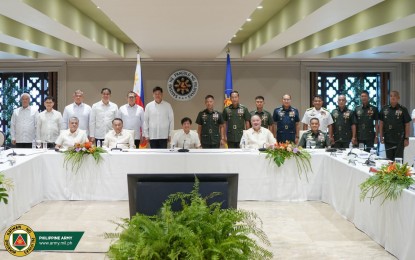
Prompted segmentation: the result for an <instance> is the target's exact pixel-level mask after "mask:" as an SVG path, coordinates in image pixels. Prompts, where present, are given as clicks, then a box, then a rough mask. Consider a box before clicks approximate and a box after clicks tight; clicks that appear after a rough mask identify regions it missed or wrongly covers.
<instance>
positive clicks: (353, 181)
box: [0, 149, 415, 259]
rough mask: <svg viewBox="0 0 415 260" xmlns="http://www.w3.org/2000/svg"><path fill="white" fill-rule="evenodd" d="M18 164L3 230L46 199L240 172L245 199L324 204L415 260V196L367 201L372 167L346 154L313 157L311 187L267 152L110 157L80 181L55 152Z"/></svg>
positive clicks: (5, 168) (0, 223) (93, 196)
mask: <svg viewBox="0 0 415 260" xmlns="http://www.w3.org/2000/svg"><path fill="white" fill-rule="evenodd" d="M32 151H33V150H30V149H27V150H23V149H22V150H17V149H16V152H17V153H25V154H30V153H31V152H32ZM15 158H16V160H17V164H16V165H14V166H13V167H11V166H9V165H8V164H7V163H6V164H1V165H0V171H2V172H3V173H4V174H5V175H6V177H9V178H12V179H13V181H14V183H15V188H14V190H13V191H11V192H10V194H9V196H10V198H9V204H8V205H4V204H0V230H3V229H5V228H6V227H8V226H10V225H11V224H12V222H13V221H15V220H16V219H18V218H19V217H20V216H21V215H23V214H24V213H25V212H27V211H29V210H30V208H31V207H33V206H34V205H36V204H38V203H40V202H42V201H46V200H127V199H128V191H127V173H189V174H191V173H206V174H208V173H238V174H239V180H238V184H239V187H238V200H259V201H306V200H317V201H323V202H326V203H328V204H330V205H332V206H333V208H334V209H335V210H336V211H337V212H338V213H339V214H341V215H342V216H344V217H345V218H347V219H348V220H349V221H351V222H352V223H354V225H355V226H356V227H357V228H358V229H360V230H362V231H363V232H365V233H366V234H368V235H369V236H370V237H371V238H372V239H373V240H374V241H376V242H377V243H379V244H380V245H382V246H384V247H385V249H386V250H387V251H389V252H390V253H392V254H393V255H395V256H396V257H398V258H399V259H415V247H414V246H413V245H415V193H414V192H412V191H410V190H404V192H403V194H402V196H401V197H400V198H398V200H397V201H394V202H385V204H384V205H383V206H381V205H380V202H379V200H375V201H374V202H372V204H370V203H369V201H368V200H365V201H360V198H359V195H360V189H359V184H360V183H362V182H363V181H364V180H365V179H366V178H367V177H369V173H368V167H366V166H362V165H361V164H358V165H357V166H352V165H349V164H348V163H347V161H345V160H344V159H342V158H341V156H340V155H339V156H338V157H332V156H330V155H329V154H328V153H325V152H323V151H318V150H315V151H313V152H312V167H313V173H308V180H309V181H308V182H307V180H306V178H305V176H304V175H303V177H302V178H301V179H300V178H298V174H297V167H296V164H295V160H288V161H286V163H285V164H284V165H283V166H282V167H280V168H278V167H277V166H275V165H274V163H273V162H271V161H270V160H268V159H266V158H265V154H260V153H259V152H258V151H242V150H239V149H228V150H191V151H190V152H189V153H178V152H170V151H168V150H135V151H134V152H122V153H121V152H115V153H113V152H111V153H108V154H104V155H103V161H102V162H101V163H100V164H99V165H96V164H95V163H94V161H93V160H92V158H89V159H88V161H87V162H86V163H85V164H84V166H82V168H81V170H80V171H79V173H78V174H76V175H75V174H73V173H72V172H70V171H68V170H66V169H65V168H64V167H63V155H62V154H61V153H56V152H54V151H47V152H43V153H37V154H33V155H27V156H18V157H15Z"/></svg>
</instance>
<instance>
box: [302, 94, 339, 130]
mask: <svg viewBox="0 0 415 260" xmlns="http://www.w3.org/2000/svg"><path fill="white" fill-rule="evenodd" d="M313 106H314V107H310V108H309V109H307V110H306V111H305V113H304V116H303V120H301V122H302V123H303V130H307V129H310V128H311V126H310V125H309V124H310V119H311V118H317V119H318V120H319V121H320V128H319V129H320V130H321V131H322V132H324V133H327V128H328V130H329V135H330V136H331V135H332V132H331V131H332V127H331V124H333V118H331V114H330V112H329V111H328V110H327V109H326V108H324V107H323V98H322V97H321V96H314V98H313Z"/></svg>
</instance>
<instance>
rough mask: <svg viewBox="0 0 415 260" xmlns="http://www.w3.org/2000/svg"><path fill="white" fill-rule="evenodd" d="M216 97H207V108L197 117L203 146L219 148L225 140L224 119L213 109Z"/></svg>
mask: <svg viewBox="0 0 415 260" xmlns="http://www.w3.org/2000/svg"><path fill="white" fill-rule="evenodd" d="M214 103H215V98H214V97H213V96H212V95H207V96H206V97H205V105H206V109H205V110H203V111H200V112H199V114H198V115H197V118H196V124H198V127H197V133H198V134H199V140H200V142H201V144H202V148H205V149H206V148H219V147H220V144H221V142H223V141H224V140H225V131H224V121H223V117H222V114H221V113H220V112H218V111H216V110H214V109H213V106H214Z"/></svg>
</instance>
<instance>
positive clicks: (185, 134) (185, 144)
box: [171, 117, 200, 149]
mask: <svg viewBox="0 0 415 260" xmlns="http://www.w3.org/2000/svg"><path fill="white" fill-rule="evenodd" d="M181 123H182V129H181V130H180V131H178V132H177V133H176V134H175V135H174V136H173V139H172V141H171V145H172V146H173V145H174V147H177V148H184V149H194V148H200V140H199V135H198V134H197V132H195V131H190V126H191V125H192V120H191V119H190V118H188V117H185V118H183V119H182V121H181Z"/></svg>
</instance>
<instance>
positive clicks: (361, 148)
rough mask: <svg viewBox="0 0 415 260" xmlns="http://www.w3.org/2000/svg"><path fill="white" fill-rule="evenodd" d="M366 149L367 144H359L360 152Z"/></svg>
mask: <svg viewBox="0 0 415 260" xmlns="http://www.w3.org/2000/svg"><path fill="white" fill-rule="evenodd" d="M364 149H365V144H364V143H359V150H360V151H363V150H364Z"/></svg>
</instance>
